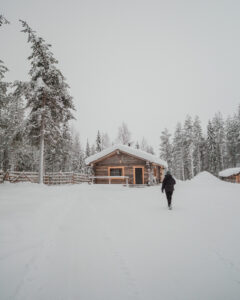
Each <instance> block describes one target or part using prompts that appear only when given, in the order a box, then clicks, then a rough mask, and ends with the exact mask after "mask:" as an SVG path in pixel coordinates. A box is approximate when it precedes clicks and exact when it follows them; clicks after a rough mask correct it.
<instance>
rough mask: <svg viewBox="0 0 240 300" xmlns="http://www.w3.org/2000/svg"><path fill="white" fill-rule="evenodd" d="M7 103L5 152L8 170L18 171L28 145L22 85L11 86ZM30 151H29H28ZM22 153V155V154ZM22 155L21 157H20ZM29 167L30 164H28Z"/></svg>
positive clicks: (18, 83)
mask: <svg viewBox="0 0 240 300" xmlns="http://www.w3.org/2000/svg"><path fill="white" fill-rule="evenodd" d="M11 87H12V90H13V91H12V92H11V93H9V97H8V101H7V110H6V114H7V120H8V121H7V124H6V130H5V143H4V144H5V148H6V149H5V151H6V153H7V157H8V166H7V169H11V170H16V169H17V165H18V158H20V157H23V154H24V153H26V152H27V151H26V150H27V148H28V145H27V144H25V143H24V142H26V139H25V137H24V104H23V98H22V84H21V83H20V82H15V83H14V84H12V85H11ZM28 150H29V149H28ZM21 152H22V155H21V154H20V153H21ZM19 155H20V156H19ZM21 164H23V162H21ZM28 165H29V162H28Z"/></svg>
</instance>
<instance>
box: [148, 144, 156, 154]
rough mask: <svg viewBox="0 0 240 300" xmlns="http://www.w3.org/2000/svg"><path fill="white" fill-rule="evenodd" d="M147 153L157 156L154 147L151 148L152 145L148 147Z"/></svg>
mask: <svg viewBox="0 0 240 300" xmlns="http://www.w3.org/2000/svg"><path fill="white" fill-rule="evenodd" d="M146 152H147V153H150V154H153V155H154V154H155V152H154V149H153V146H150V145H148V146H147V151H146Z"/></svg>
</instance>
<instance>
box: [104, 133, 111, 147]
mask: <svg viewBox="0 0 240 300" xmlns="http://www.w3.org/2000/svg"><path fill="white" fill-rule="evenodd" d="M110 146H111V142H110V138H109V136H108V134H107V132H105V133H103V134H102V149H106V148H108V147H110Z"/></svg>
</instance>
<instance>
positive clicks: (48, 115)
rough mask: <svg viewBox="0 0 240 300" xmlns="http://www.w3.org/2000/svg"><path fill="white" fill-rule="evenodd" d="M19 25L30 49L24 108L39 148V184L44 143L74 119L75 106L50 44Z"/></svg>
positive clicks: (52, 140) (30, 133)
mask: <svg viewBox="0 0 240 300" xmlns="http://www.w3.org/2000/svg"><path fill="white" fill-rule="evenodd" d="M20 22H21V23H22V26H23V30H22V31H23V32H24V33H26V34H27V35H28V42H29V43H31V49H32V54H31V55H30V56H29V58H28V59H29V60H30V62H31V69H30V72H29V74H30V77H31V79H30V84H29V89H28V91H27V93H26V99H27V107H28V108H29V109H30V113H29V115H28V120H27V124H26V126H27V130H28V133H29V135H30V136H31V137H32V140H33V141H34V143H35V144H37V145H39V150H40V151H39V152H40V159H39V183H42V182H43V172H44V144H45V142H46V143H47V144H51V143H53V142H54V141H56V140H58V139H59V138H60V137H61V136H62V131H61V129H62V126H63V124H65V123H67V122H68V121H69V120H70V119H72V118H73V115H72V110H74V106H73V102H72V97H71V96H70V95H69V93H68V88H69V86H68V85H67V83H66V82H65V78H64V77H63V75H62V73H61V72H60V70H59V69H57V67H56V65H57V63H58V61H57V60H56V59H55V58H54V57H53V54H52V52H51V51H50V47H51V45H49V44H47V43H46V42H45V40H44V39H43V38H41V37H38V36H37V35H36V33H35V32H34V31H33V30H32V29H31V28H30V27H29V25H28V24H27V23H26V22H24V21H20Z"/></svg>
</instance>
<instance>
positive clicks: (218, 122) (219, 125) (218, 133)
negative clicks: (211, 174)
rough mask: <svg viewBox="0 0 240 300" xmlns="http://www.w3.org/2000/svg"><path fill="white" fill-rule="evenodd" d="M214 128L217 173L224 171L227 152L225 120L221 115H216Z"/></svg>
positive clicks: (213, 122) (213, 123)
mask: <svg viewBox="0 0 240 300" xmlns="http://www.w3.org/2000/svg"><path fill="white" fill-rule="evenodd" d="M212 127H213V130H214V134H215V137H216V162H217V166H216V172H217V174H218V172H219V171H221V170H223V169H224V155H225V152H226V147H225V145H226V143H225V130H224V120H223V117H222V115H221V113H217V114H215V116H214V118H213V120H212Z"/></svg>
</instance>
